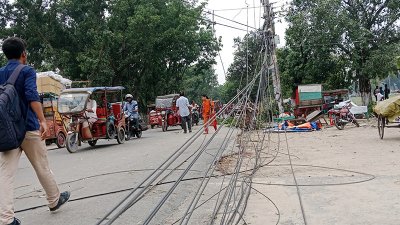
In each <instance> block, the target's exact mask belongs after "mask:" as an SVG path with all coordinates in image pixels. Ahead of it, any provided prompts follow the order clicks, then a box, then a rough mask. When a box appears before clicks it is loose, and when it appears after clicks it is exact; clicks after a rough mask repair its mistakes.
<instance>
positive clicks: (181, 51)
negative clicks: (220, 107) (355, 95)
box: [0, 0, 220, 105]
mask: <svg viewBox="0 0 400 225" xmlns="http://www.w3.org/2000/svg"><path fill="white" fill-rule="evenodd" d="M203 9H204V5H202V4H200V5H199V4H197V3H196V1H180V0H166V1H165V0H163V1H161V0H113V1H106V0H95V1H82V0H63V1H41V0H34V1H28V0H16V1H15V2H14V3H12V4H11V3H9V2H6V3H5V4H4V5H2V6H1V7H0V14H6V15H7V17H5V18H8V19H7V22H8V23H9V25H10V27H9V28H5V26H2V27H3V29H2V30H0V34H1V35H2V37H6V36H11V35H17V36H20V37H22V38H24V39H26V40H27V42H28V44H29V46H28V50H29V61H30V63H31V64H33V65H34V66H35V67H36V68H37V69H38V70H55V69H59V70H60V73H61V74H63V75H65V76H67V77H69V78H71V79H74V80H90V81H91V85H92V86H95V85H123V86H125V87H127V89H128V91H130V92H132V94H134V95H136V96H137V97H138V98H139V101H140V102H141V103H142V105H144V104H147V103H148V102H151V101H154V98H155V96H157V95H161V94H168V93H172V92H178V91H180V90H183V89H185V88H186V87H185V86H183V85H193V82H185V79H188V80H190V79H193V76H196V77H197V76H199V77H201V76H205V75H204V74H208V76H209V78H210V79H211V80H212V79H214V78H215V74H214V73H213V72H212V73H210V70H211V68H212V65H213V64H214V63H215V61H214V57H215V56H216V53H217V51H218V50H219V48H220V43H219V41H218V40H217V39H215V38H214V37H213V34H212V31H211V29H210V26H209V24H208V23H207V22H205V20H204V19H203V17H204V15H203ZM0 24H3V25H4V23H3V21H2V20H0ZM197 65H200V67H201V68H203V69H196V67H197ZM193 71H196V73H193ZM198 82H200V83H202V84H203V83H208V84H210V85H215V82H214V83H213V82H210V81H206V80H204V79H200V81H198ZM187 88H193V87H187Z"/></svg>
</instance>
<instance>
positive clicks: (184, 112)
mask: <svg viewBox="0 0 400 225" xmlns="http://www.w3.org/2000/svg"><path fill="white" fill-rule="evenodd" d="M179 96H180V97H179V98H178V100H176V107H177V108H178V110H179V115H180V116H181V122H182V128H183V133H185V134H186V133H187V130H188V129H189V133H191V132H192V119H191V118H190V109H189V107H191V106H190V104H189V100H188V99H187V98H186V97H185V93H184V92H183V91H181V93H180V94H179ZM186 124H187V127H186Z"/></svg>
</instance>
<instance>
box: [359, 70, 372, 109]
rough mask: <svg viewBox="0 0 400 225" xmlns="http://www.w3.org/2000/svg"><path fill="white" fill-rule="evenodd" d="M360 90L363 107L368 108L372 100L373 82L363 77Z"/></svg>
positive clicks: (360, 80) (360, 81)
mask: <svg viewBox="0 0 400 225" xmlns="http://www.w3.org/2000/svg"><path fill="white" fill-rule="evenodd" d="M359 85H360V86H359V88H360V93H361V100H362V105H364V106H368V105H369V102H370V100H371V99H372V97H371V82H370V80H369V79H368V78H367V77H361V78H360V79H359Z"/></svg>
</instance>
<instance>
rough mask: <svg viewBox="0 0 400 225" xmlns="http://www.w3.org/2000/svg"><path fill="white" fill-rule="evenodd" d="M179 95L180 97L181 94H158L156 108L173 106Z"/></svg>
mask: <svg viewBox="0 0 400 225" xmlns="http://www.w3.org/2000/svg"><path fill="white" fill-rule="evenodd" d="M177 97H179V94H169V95H162V96H157V98H156V108H171V107H172V104H173V101H174V99H177Z"/></svg>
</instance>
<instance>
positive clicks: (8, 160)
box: [0, 131, 60, 225]
mask: <svg viewBox="0 0 400 225" xmlns="http://www.w3.org/2000/svg"><path fill="white" fill-rule="evenodd" d="M22 151H24V152H25V155H26V157H27V158H28V159H29V161H30V163H31V164H32V166H33V169H35V172H36V175H37V177H38V178H39V182H40V184H41V185H42V187H43V189H44V191H45V192H46V196H47V201H48V202H49V207H54V206H56V205H57V203H58V199H59V198H60V191H59V190H58V186H57V183H56V181H55V179H54V175H53V173H52V172H51V170H50V168H49V162H48V160H47V148H46V145H45V143H44V141H42V140H41V138H40V134H39V131H28V132H27V133H26V135H25V139H24V141H23V142H22V145H21V148H18V149H14V150H11V151H7V152H0V225H5V224H9V223H12V222H13V220H14V177H15V174H16V172H17V170H18V162H19V159H20V157H21V153H22Z"/></svg>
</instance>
